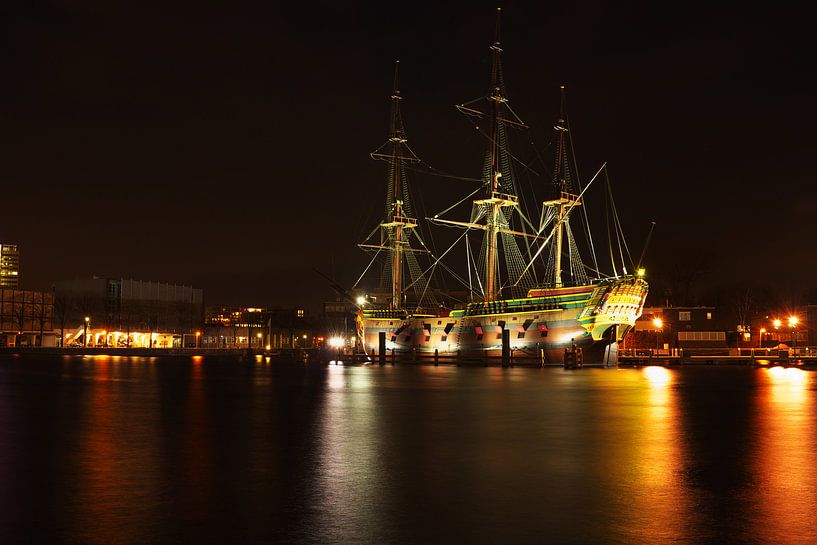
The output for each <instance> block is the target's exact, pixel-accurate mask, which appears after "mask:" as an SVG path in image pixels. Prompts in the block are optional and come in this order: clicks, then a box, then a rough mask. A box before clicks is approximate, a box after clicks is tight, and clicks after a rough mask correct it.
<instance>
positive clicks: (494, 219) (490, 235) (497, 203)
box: [457, 8, 527, 301]
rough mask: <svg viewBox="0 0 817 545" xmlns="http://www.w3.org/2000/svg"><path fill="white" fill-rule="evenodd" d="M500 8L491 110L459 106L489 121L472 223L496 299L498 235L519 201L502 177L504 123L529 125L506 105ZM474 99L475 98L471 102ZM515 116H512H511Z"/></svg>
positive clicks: (490, 296) (487, 291) (488, 297)
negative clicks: (478, 220)
mask: <svg viewBox="0 0 817 545" xmlns="http://www.w3.org/2000/svg"><path fill="white" fill-rule="evenodd" d="M501 13H502V11H501V8H497V13H496V30H495V35H494V42H493V44H492V45H491V85H490V88H489V90H488V94H487V95H486V96H485V97H484V98H486V99H487V100H488V102H489V106H490V112H489V113H485V112H481V111H479V110H475V109H473V108H470V107H468V104H470V103H467V104H463V105H459V106H457V108H458V109H459V110H460V111H461V112H463V113H464V114H466V115H471V116H477V117H482V118H487V119H488V120H489V121H490V133H489V134H488V138H489V145H488V156H487V158H486V159H487V160H486V169H485V172H484V173H483V176H484V179H483V183H484V185H485V196H484V198H482V199H478V200H475V201H474V205H475V206H476V207H478V208H480V209H481V212H482V214H484V215H483V217H484V219H485V223H484V225H473V222H472V226H473V227H479V228H481V229H484V230H485V283H484V287H483V289H484V299H485V301H493V300H495V299H496V298H497V296H498V295H499V294H498V289H497V284H498V278H497V275H498V270H499V262H498V244H497V239H498V237H497V235H498V233H500V232H507V231H508V229H507V216H506V213H505V212H504V211H503V210H502V209H503V208H508V207H516V206H518V204H519V200H518V197H517V196H516V195H513V194H511V193H510V192H511V191H512V187H513V184H512V181H511V180H510V179H509V180H507V181H504V183H503V181H502V180H501V178H502V170H503V166H505V169H506V171H507V172H508V174H509V176H510V167H509V166H508V165H503V164H502V163H503V160H502V159H503V157H502V156H503V153H504V154H507V150H505V149H503V146H504V145H505V134H504V125H508V124H510V125H514V126H517V127H521V128H527V127H526V125H525V124H524V123H522V120H520V119H519V118H518V117H517V116H516V115H515V114H514V113H513V111H511V110H510V108H507V102H508V99H507V97H505V96H504V83H503V81H502V61H501V56H502V47H501V46H500V38H499V29H500V15H501ZM472 102H473V101H472ZM503 110H507V111H508V112H509V113H510V115H508V116H507V117H503ZM511 118H513V119H511Z"/></svg>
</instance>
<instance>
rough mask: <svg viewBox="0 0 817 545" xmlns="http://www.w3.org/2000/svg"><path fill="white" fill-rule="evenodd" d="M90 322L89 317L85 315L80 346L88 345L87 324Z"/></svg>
mask: <svg viewBox="0 0 817 545" xmlns="http://www.w3.org/2000/svg"><path fill="white" fill-rule="evenodd" d="M90 322H91V318H90V317H89V316H86V317H85V335H84V336H83V337H82V346H83V347H85V348H87V347H88V324H89V323H90Z"/></svg>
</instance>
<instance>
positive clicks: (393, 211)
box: [360, 60, 419, 309]
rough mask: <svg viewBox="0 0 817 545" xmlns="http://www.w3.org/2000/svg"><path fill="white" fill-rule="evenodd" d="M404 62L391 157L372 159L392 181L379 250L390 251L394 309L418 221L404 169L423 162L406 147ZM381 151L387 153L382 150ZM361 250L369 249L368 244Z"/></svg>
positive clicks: (395, 93) (394, 105)
mask: <svg viewBox="0 0 817 545" xmlns="http://www.w3.org/2000/svg"><path fill="white" fill-rule="evenodd" d="M399 68H400V61H399V60H398V61H396V62H395V64H394V85H393V87H392V93H391V96H390V99H391V118H390V122H389V139H388V142H387V146H385V148H386V149H388V152H387V153H382V152H380V151H379V150H378V151H375V152H373V153H372V154H371V155H372V158H374V159H380V160H384V161H387V162H388V165H389V167H388V180H387V191H386V218H385V221H384V222H383V223H381V224H380V246H374V248H377V249H379V250H387V251H388V252H389V254H390V257H391V259H390V265H389V272H390V274H389V276H390V277H391V307H392V308H393V309H398V308H402V303H403V268H404V267H403V261H404V260H403V257H404V253H405V251H406V250H407V246H408V244H409V235H410V232H411V230H412V229H414V228H416V227H417V220H416V219H414V218H410V217H407V215H406V212H407V208H408V195H407V193H406V188H405V187H404V185H403V180H404V176H405V170H404V166H405V163H407V162H418V161H419V159H418V158H417V156H416V155H414V153H413V152H412V151H411V150H410V149H409V148H408V146H407V145H406V143H407V142H408V140H407V139H406V134H405V130H404V129H403V120H402V116H401V114H400V100H401V98H402V97H401V95H400V89H399V86H398V71H399ZM380 149H384V148H383V147H381V148H380ZM360 246H361V247H369V248H371V247H372V246H368V245H365V244H362V245H360Z"/></svg>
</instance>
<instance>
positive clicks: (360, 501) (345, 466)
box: [309, 365, 389, 543]
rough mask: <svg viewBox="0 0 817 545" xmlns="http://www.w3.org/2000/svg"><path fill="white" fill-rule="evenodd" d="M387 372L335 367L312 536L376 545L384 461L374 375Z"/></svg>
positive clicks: (322, 429) (322, 430) (322, 431)
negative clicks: (317, 510) (318, 509)
mask: <svg viewBox="0 0 817 545" xmlns="http://www.w3.org/2000/svg"><path fill="white" fill-rule="evenodd" d="M388 372H389V370H388V369H375V368H370V369H361V368H355V367H343V366H339V365H330V366H329V367H328V371H327V377H326V385H327V390H328V391H327V397H326V400H325V403H324V406H323V412H322V414H321V417H320V424H319V429H318V441H319V446H318V450H319V452H320V459H321V463H320V465H319V466H318V467H317V468H316V471H317V475H316V479H315V480H316V483H315V491H316V493H317V494H318V497H317V498H316V501H317V505H319V506H320V513H319V516H316V517H315V519H314V520H312V521H310V525H312V526H313V528H312V531H313V532H314V533H312V535H311V536H309V537H312V538H313V539H314V538H317V539H320V538H321V536H345V539H348V540H349V541H350V542H359V543H363V542H374V541H373V536H374V535H375V533H376V532H377V528H378V522H377V513H378V512H380V510H381V509H382V507H383V504H382V502H381V503H378V498H380V497H381V496H380V494H378V491H379V490H383V486H384V484H383V482H382V469H383V464H384V462H385V460H384V459H383V457H382V456H380V455H379V454H380V453H381V450H382V449H381V446H380V444H379V440H380V437H381V430H380V429H379V426H378V414H379V413H380V411H381V410H382V408H380V407H378V406H376V405H375V402H374V395H373V394H372V392H371V381H372V374H373V373H377V374H379V375H382V374H384V373H388Z"/></svg>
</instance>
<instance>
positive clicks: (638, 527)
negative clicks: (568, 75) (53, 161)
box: [611, 366, 693, 544]
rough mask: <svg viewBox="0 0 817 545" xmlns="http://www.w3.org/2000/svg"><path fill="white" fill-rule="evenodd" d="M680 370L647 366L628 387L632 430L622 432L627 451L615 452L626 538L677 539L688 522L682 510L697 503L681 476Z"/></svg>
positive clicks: (644, 540) (641, 540) (631, 540)
mask: <svg viewBox="0 0 817 545" xmlns="http://www.w3.org/2000/svg"><path fill="white" fill-rule="evenodd" d="M676 374H677V371H675V370H670V369H666V368H664V367H657V366H655V367H645V368H643V369H642V370H641V371H640V375H641V377H640V380H639V381H637V382H635V383H634V384H633V385H632V386H631V388H632V389H631V390H630V392H629V397H630V399H629V403H628V405H629V410H628V411H627V413H626V414H627V418H628V420H630V426H627V428H626V429H627V430H628V431H630V435H629V436H627V437H624V438H622V444H621V445H620V447H621V448H623V452H620V453H617V454H618V461H619V475H618V476H617V483H616V486H617V487H618V488H620V490H621V491H622V497H621V498H620V500H619V503H618V504H617V507H618V509H619V514H620V516H621V521H620V526H619V527H618V529H619V530H620V531H621V533H622V536H621V541H622V542H629V543H643V544H648V543H665V542H670V541H672V540H677V539H678V537H679V536H681V535H683V534H684V530H685V523H686V520H685V518H684V517H681V516H679V513H684V512H688V511H690V510H691V509H692V508H693V506H692V501H691V498H690V496H689V490H688V489H687V488H686V487H685V486H684V484H683V482H682V479H681V473H682V471H681V469H682V467H683V459H684V456H685V453H684V448H685V437H684V435H683V429H682V428H681V426H679V408H678V402H677V395H678V393H677V390H676V389H675V388H674V387H673V382H674V378H675V375H676ZM611 433H615V431H613V430H611Z"/></svg>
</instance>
